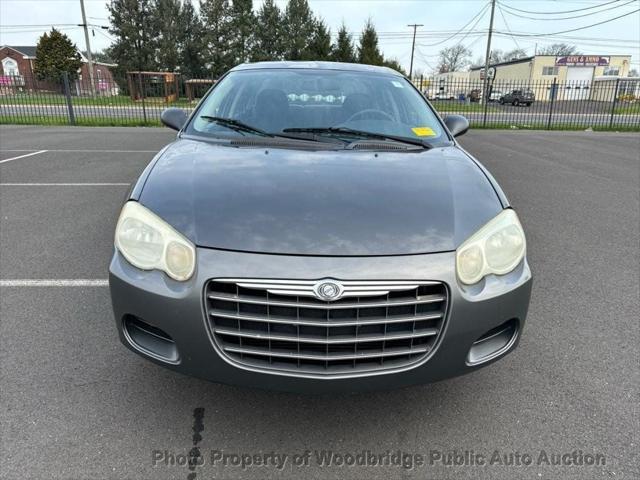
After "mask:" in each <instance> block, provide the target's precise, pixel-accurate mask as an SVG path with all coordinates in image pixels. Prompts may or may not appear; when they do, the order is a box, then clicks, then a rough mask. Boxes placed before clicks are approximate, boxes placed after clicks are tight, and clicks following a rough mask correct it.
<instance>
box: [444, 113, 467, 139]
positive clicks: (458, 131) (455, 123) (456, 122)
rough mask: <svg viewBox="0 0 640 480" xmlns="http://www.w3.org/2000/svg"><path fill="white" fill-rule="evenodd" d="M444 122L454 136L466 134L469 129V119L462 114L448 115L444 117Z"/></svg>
mask: <svg viewBox="0 0 640 480" xmlns="http://www.w3.org/2000/svg"><path fill="white" fill-rule="evenodd" d="M444 124H445V125H446V126H447V128H448V129H449V131H450V132H451V135H453V136H454V137H459V136H460V135H464V134H465V133H467V130H469V120H467V117H463V116H462V115H447V116H446V117H444Z"/></svg>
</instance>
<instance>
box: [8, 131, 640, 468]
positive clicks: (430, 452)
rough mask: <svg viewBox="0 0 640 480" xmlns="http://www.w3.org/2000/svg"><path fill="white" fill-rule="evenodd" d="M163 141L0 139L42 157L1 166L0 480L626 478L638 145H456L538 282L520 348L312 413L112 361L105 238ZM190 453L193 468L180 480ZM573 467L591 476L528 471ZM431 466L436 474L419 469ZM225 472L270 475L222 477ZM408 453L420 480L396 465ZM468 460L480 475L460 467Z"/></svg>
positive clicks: (633, 456) (74, 135) (591, 139)
mask: <svg viewBox="0 0 640 480" xmlns="http://www.w3.org/2000/svg"><path fill="white" fill-rule="evenodd" d="M172 138H173V135H172V133H171V132H170V131H168V130H162V129H117V128H106V129H99V128H92V129H79V128H39V127H1V128H0V155H1V156H0V161H2V160H3V159H8V158H13V157H15V156H19V155H21V154H24V153H28V152H39V151H42V150H46V152H42V153H39V154H37V155H32V156H30V157H24V158H20V159H16V160H11V161H9V162H6V163H0V189H1V190H0V241H1V243H0V278H1V282H2V283H0V315H1V317H2V322H1V323H0V369H1V370H0V374H1V375H0V391H1V392H2V395H1V397H0V401H1V405H0V425H2V435H1V439H0V442H1V443H0V453H1V455H2V463H1V466H0V469H1V470H0V473H1V474H2V475H0V476H1V477H2V478H3V479H4V478H6V479H18V478H30V479H40V478H42V479H44V478H59V479H70V478H74V479H75V478H92V479H111V478H136V479H145V478H147V479H164V478H172V479H173V478H176V479H187V478H190V479H192V480H193V479H195V478H197V479H212V478H225V479H238V478H242V479H264V478H274V477H276V476H278V478H281V477H282V478H319V477H323V478H335V479H354V480H361V479H367V480H368V479H377V478H381V479H388V478H408V479H409V478H410V479H412V478H416V479H449V478H451V479H453V478H456V479H458V478H474V479H475V478H481V479H482V478H486V479H517V478H545V479H565V478H575V479H581V480H582V479H590V478H600V477H607V478H624V479H636V478H639V477H640V470H639V467H638V465H639V464H640V462H639V459H638V451H639V450H638V441H639V439H638V433H637V432H638V431H640V429H639V428H638V427H639V419H638V408H637V399H638V393H639V392H638V390H639V380H640V378H639V369H638V361H637V360H638V344H639V342H640V338H639V337H640V335H639V333H640V329H639V328H638V296H639V291H638V258H639V253H640V252H639V245H638V234H639V232H638V220H639V218H640V211H639V209H640V206H639V199H638V188H639V180H640V179H639V175H640V159H639V157H638V155H639V153H638V152H640V138H639V137H638V135H636V134H608V133H593V132H591V133H586V132H573V133H562V132H522V131H521V132H510V131H476V132H474V131H472V132H470V133H469V134H467V135H466V136H465V137H462V143H463V145H464V146H465V148H467V149H468V150H469V151H470V152H471V153H473V154H474V155H476V156H477V157H478V158H479V159H481V161H482V162H483V163H484V164H485V165H486V166H487V167H489V169H490V170H491V172H492V173H493V174H494V175H495V176H496V177H497V179H498V181H499V182H500V183H501V185H502V186H503V188H504V189H505V190H506V192H507V194H508V195H509V197H510V199H511V201H512V203H513V205H514V206H515V208H516V209H517V210H518V212H519V214H520V216H521V219H522V221H523V223H524V225H525V229H526V232H527V235H528V244H529V257H530V261H531V264H532V268H533V270H534V274H535V282H534V290H533V298H532V303H531V308H530V314H529V318H528V323H527V325H526V328H525V332H524V336H523V338H522V341H521V344H520V347H519V348H518V349H517V350H516V351H515V352H514V353H513V354H511V355H509V356H508V357H506V358H505V359H503V360H502V361H500V362H498V363H496V364H493V365H491V366H489V367H487V368H485V369H483V370H480V371H477V372H475V373H473V374H471V375H467V376H464V377H459V378H456V379H452V380H448V381H444V382H440V383H436V384H432V385H425V386H419V387H412V388H407V389H403V390H396V391H389V392H377V393H369V394H366V395H351V396H349V395H332V396H324V397H310V396H297V395H290V394H282V393H274V392H264V391H259V390H251V389H241V388H234V387H229V386H224V385H218V384H213V383H208V382H205V381H201V380H197V379H193V378H188V377H184V376H181V375H179V374H176V373H173V372H169V371H167V370H165V369H163V368H161V367H158V366H156V365H153V364H151V363H149V362H147V361H145V360H143V359H142V358H139V357H138V356H136V355H134V354H133V353H130V352H129V351H128V350H126V349H125V348H124V347H123V346H121V345H120V344H119V341H118V339H117V335H116V331H115V328H114V327H113V318H112V312H111V308H110V299H109V292H108V289H107V288H106V286H105V282H104V280H106V278H107V271H106V269H107V264H108V261H109V256H110V254H111V248H112V247H111V243H112V235H113V228H114V223H115V219H116V216H117V212H118V209H119V206H120V203H121V201H122V198H123V196H124V195H125V193H126V191H127V184H129V183H130V182H132V181H134V179H135V177H136V175H137V174H138V173H139V172H140V171H141V169H142V168H144V166H145V164H146V163H147V162H148V161H149V160H150V159H151V158H152V156H153V151H156V150H158V149H159V148H161V147H162V146H163V145H164V144H166V143H168V142H169V141H171V139H172ZM125 150H126V151H127V152H123V151H125ZM52 184H56V185H52ZM80 184H83V185H80ZM25 280H32V281H33V280H40V281H41V282H31V283H29V282H25ZM60 280H65V282H60ZM92 282H93V283H92ZM194 446H195V447H197V448H199V451H200V453H201V455H202V457H200V458H202V460H203V461H204V464H203V465H198V466H194V467H193V469H192V470H190V469H189V468H188V466H186V465H184V463H183V462H184V460H185V459H186V458H187V456H188V455H189V452H191V454H192V455H193V454H194V452H195V451H192V449H193V448H194ZM307 450H309V451H310V452H311V453H310V457H309V464H308V466H307V465H305V458H306V457H305V456H304V452H305V451H307ZM388 450H389V451H390V452H391V454H394V453H396V452H397V451H399V452H400V453H401V454H403V455H404V457H403V460H404V466H402V465H399V466H398V465H393V464H392V465H387V464H385V465H382V466H380V465H377V466H372V465H369V466H344V465H343V466H337V465H331V466H327V465H324V466H323V465H322V464H321V462H319V461H320V458H319V457H318V456H317V455H321V452H322V451H325V452H333V453H335V454H338V455H345V454H354V455H358V454H360V457H356V458H361V459H365V460H366V458H367V454H366V453H365V454H364V455H363V454H362V452H363V451H365V452H366V451H370V452H371V453H372V454H385V452H387V451H388ZM579 451H581V452H582V455H583V457H582V458H584V455H585V454H589V455H591V454H593V455H597V454H601V455H603V456H604V457H603V458H604V464H602V460H600V462H599V463H600V464H599V465H597V466H589V465H582V466H566V465H565V466H562V465H547V464H546V463H544V458H545V457H544V456H541V452H544V453H546V454H547V455H548V457H547V458H548V459H549V462H552V461H553V458H555V457H553V455H559V454H569V455H573V452H579ZM154 452H155V453H154ZM219 452H223V453H224V454H227V455H231V456H227V457H221V455H222V454H221V453H219ZM495 452H497V455H498V456H497V457H494V455H496V453H495ZM273 453H275V454H279V455H286V457H276V456H274V455H272V454H273ZM440 453H441V454H442V455H443V456H444V457H445V459H447V462H445V461H444V460H442V459H441V460H434V464H433V465H431V464H430V463H431V462H430V459H432V458H433V459H435V458H436V456H437V455H438V454H440ZM235 454H238V455H243V454H244V455H250V456H252V457H251V462H256V461H257V458H258V457H254V456H255V455H261V456H260V457H259V458H260V459H261V460H262V461H267V462H268V463H269V465H268V466H257V465H256V464H255V463H252V464H251V465H245V466H244V467H243V466H242V465H236V464H235V462H236V457H234V456H233V455H235ZM418 454H422V455H425V457H426V460H425V461H426V465H416V464H415V463H414V464H411V462H410V460H412V459H413V460H414V461H415V459H416V457H415V456H410V455H418ZM296 455H298V456H296ZM447 455H450V456H449V457H447ZM478 455H483V456H484V457H483V458H485V460H486V462H487V463H488V462H489V460H494V465H484V466H479V465H477V464H476V465H473V463H474V459H475V460H477V459H478V458H480V457H478ZM576 455H579V454H578V453H576ZM192 458H193V457H192ZM223 458H226V466H225V465H224V464H223V463H224V460H223ZM238 458H240V460H239V461H240V462H242V460H241V457H238ZM247 458H248V457H245V463H246V461H247ZM369 458H370V457H369ZM384 458H386V459H388V461H390V462H392V463H393V458H394V457H393V455H390V456H388V457H384ZM384 458H383V460H382V461H383V462H384V461H385V460H384ZM565 458H567V457H565ZM572 458H573V457H572ZM600 458H602V457H600ZM154 459H155V461H154ZM265 459H266V460H265ZM294 459H298V461H301V462H302V466H294V463H293V462H294ZM449 460H450V461H449ZM528 460H531V462H532V464H531V465H527V464H526V463H527V462H528ZM279 461H284V466H283V468H282V470H278V467H277V466H274V463H277V462H279ZM496 461H497V462H498V463H497V464H495V462H496ZM541 461H542V463H541V464H540V462H541ZM369 463H371V462H370V461H369ZM445 463H448V464H445ZM461 463H462V464H461ZM475 463H477V462H475ZM500 463H502V465H501V464H500Z"/></svg>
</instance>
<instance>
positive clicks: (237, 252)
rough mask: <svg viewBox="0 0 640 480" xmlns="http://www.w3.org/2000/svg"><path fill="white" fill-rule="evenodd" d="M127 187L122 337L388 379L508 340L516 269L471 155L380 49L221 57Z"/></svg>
mask: <svg viewBox="0 0 640 480" xmlns="http://www.w3.org/2000/svg"><path fill="white" fill-rule="evenodd" d="M161 119H162V122H163V123H164V124H165V125H167V126H169V127H171V128H173V129H175V130H177V131H178V134H177V138H176V139H175V141H174V142H172V143H171V144H169V145H167V146H166V147H165V148H163V149H162V150H161V151H160V152H159V153H158V154H157V155H156V156H155V158H154V159H153V160H152V161H151V163H150V164H149V165H148V166H147V167H146V169H145V170H144V172H143V173H142V174H141V176H140V178H139V179H138V181H137V182H136V183H135V185H134V186H133V188H132V190H131V192H130V193H129V195H128V198H127V200H126V202H125V203H124V206H123V208H122V211H121V213H120V217H119V219H118V222H117V225H116V229H115V251H114V254H113V257H112V260H111V264H110V267H109V286H110V292H111V299H112V305H113V310H114V314H115V323H116V328H117V330H118V332H119V335H120V339H121V341H122V342H123V343H124V345H126V346H127V347H128V348H129V349H131V350H132V351H134V352H136V353H138V354H140V355H142V356H143V357H145V358H147V359H149V360H151V361H153V362H155V363H157V364H159V365H162V366H165V367H167V368H170V369H173V370H175V371H178V372H182V373H186V374H190V375H194V376H197V377H202V378H206V379H209V380H213V381H217V382H223V383H229V384H238V385H245V386H251V387H262V388H270V389H278V390H288V391H298V392H300V391H302V392H327V391H359V390H360V391H361V390H371V389H387V388H392V387H400V386H405V385H411V384H418V383H424V382H430V381H435V380H440V379H444V378H447V377H452V376H456V375H459V374H463V373H467V372H472V371H474V370H476V369H478V368H479V367H482V366H484V365H487V364H489V363H491V362H493V361H495V360H497V359H498V358H501V357H503V356H504V355H505V354H507V353H509V352H511V351H512V350H513V349H514V348H515V347H516V345H517V343H518V341H519V339H520V336H521V332H522V330H523V326H524V322H525V317H526V314H527V309H528V306H529V297H530V293H531V282H532V280H531V278H532V276H531V271H530V269H529V265H528V263H527V258H526V242H525V235H524V232H523V228H522V226H521V224H520V221H519V220H518V216H517V215H516V213H515V211H514V210H513V208H512V207H511V205H510V203H509V201H508V200H507V197H506V196H505V194H504V193H503V192H502V190H501V189H500V187H499V186H498V184H497V183H496V181H495V180H494V178H493V177H492V176H491V175H490V174H489V173H488V171H487V170H486V169H485V168H484V167H483V166H482V165H481V164H480V163H479V162H478V160H476V159H475V158H473V157H472V156H471V155H470V154H469V153H468V152H466V151H465V150H464V149H463V148H462V147H460V145H459V144H458V143H457V141H456V138H455V137H456V136H459V135H462V134H463V133H465V132H466V131H467V129H468V128H469V122H468V121H467V120H466V119H465V118H464V117H462V116H459V115H449V116H446V117H444V119H441V118H440V116H439V115H438V114H437V113H436V112H435V111H434V110H433V109H432V108H431V106H430V105H429V103H428V102H426V101H425V100H424V98H423V97H422V96H421V95H420V94H419V92H418V91H417V90H416V89H415V87H414V86H413V85H412V84H411V83H410V82H409V81H408V80H407V79H406V78H405V77H403V76H401V75H400V74H399V73H397V72H396V71H394V70H391V69H388V68H384V67H373V66H368V65H355V64H353V65H352V64H344V63H325V62H265V63H256V64H245V65H240V66H237V67H235V68H233V69H232V70H231V71H230V72H228V73H227V74H225V75H224V76H223V78H222V79H221V80H220V81H219V82H218V83H217V84H216V85H215V86H213V87H212V89H211V90H210V91H209V92H208V93H207V95H206V96H205V97H204V98H203V99H202V100H201V102H200V103H199V104H198V106H197V107H196V108H195V110H194V111H193V113H191V114H190V115H189V116H187V114H186V113H185V112H184V111H182V110H180V109H176V108H170V109H167V110H165V111H164V112H163V113H162V116H161Z"/></svg>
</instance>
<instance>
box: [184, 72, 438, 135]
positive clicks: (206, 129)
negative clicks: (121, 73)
mask: <svg viewBox="0 0 640 480" xmlns="http://www.w3.org/2000/svg"><path fill="white" fill-rule="evenodd" d="M203 116H205V117H207V116H208V117H224V118H232V119H234V120H238V121H241V122H243V123H245V124H248V125H251V126H253V127H256V128H259V129H261V130H264V131H266V132H269V133H276V134H277V133H282V131H283V130H285V129H288V128H327V127H345V128H350V129H356V130H365V131H367V132H373V133H379V134H386V135H395V136H402V137H411V138H418V139H421V140H427V141H429V142H431V143H438V142H439V141H448V138H447V135H446V133H445V132H444V130H443V128H442V126H441V124H440V122H439V121H438V119H437V117H436V115H435V113H434V112H433V110H431V108H430V107H429V105H428V104H427V102H425V100H424V99H423V98H422V96H421V95H420V94H419V93H418V92H417V91H416V90H415V89H414V88H413V86H412V85H411V84H410V83H409V82H408V81H407V80H406V79H405V78H403V77H400V76H396V75H391V74H378V73H372V72H356V71H342V70H326V69H323V70H321V69H255V70H242V71H235V72H231V73H229V74H228V75H227V76H225V77H224V78H223V79H222V80H221V81H220V82H219V83H218V84H217V86H216V87H215V88H214V89H213V91H212V92H211V93H210V94H209V95H208V96H207V97H206V98H205V100H204V101H203V102H202V103H201V105H200V107H199V110H198V111H197V112H196V114H195V115H194V120H193V121H192V122H191V124H190V125H189V127H188V128H187V132H190V133H199V134H206V135H213V136H235V135H241V134H242V133H240V132H235V131H233V130H230V129H229V128H227V127H225V126H223V125H222V124H220V123H217V122H212V121H211V120H210V119H209V120H207V119H206V118H203Z"/></svg>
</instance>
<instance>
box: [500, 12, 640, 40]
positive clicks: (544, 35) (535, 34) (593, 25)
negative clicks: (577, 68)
mask: <svg viewBox="0 0 640 480" xmlns="http://www.w3.org/2000/svg"><path fill="white" fill-rule="evenodd" d="M638 12H640V8H639V9H637V10H634V11H632V12H629V13H625V14H624V15H618V16H617V17H613V18H610V19H608V20H603V21H602V22H598V23H592V24H591V25H585V26H583V27H578V28H571V29H569V30H562V31H560V32H550V33H527V34H523V33H512V35H514V36H516V37H547V36H550V35H559V34H561V33H569V32H577V31H578V30H586V29H587V28H592V27H597V26H598V25H602V24H605V23H610V22H613V21H614V20H618V19H619V18H623V17H628V16H629V15H633V14H634V13H638ZM501 33H505V32H501Z"/></svg>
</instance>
